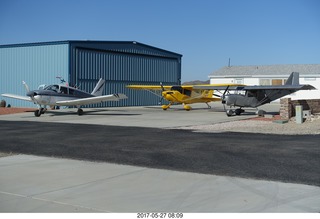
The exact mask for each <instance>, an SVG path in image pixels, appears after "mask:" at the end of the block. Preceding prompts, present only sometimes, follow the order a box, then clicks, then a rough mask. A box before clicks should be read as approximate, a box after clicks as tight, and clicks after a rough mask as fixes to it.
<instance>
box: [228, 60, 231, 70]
mask: <svg viewBox="0 0 320 219" xmlns="http://www.w3.org/2000/svg"><path fill="white" fill-rule="evenodd" d="M228 67H229V68H230V67H231V59H230V58H229V62H228Z"/></svg>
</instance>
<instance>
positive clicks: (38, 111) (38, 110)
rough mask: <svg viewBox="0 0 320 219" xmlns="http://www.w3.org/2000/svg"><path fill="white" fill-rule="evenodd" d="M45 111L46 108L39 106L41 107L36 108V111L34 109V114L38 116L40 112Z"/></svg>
mask: <svg viewBox="0 0 320 219" xmlns="http://www.w3.org/2000/svg"><path fill="white" fill-rule="evenodd" d="M46 111H47V109H46V108H43V107H41V108H39V109H37V110H36V111H34V116H35V117H40V116H41V114H44V113H45V112H46Z"/></svg>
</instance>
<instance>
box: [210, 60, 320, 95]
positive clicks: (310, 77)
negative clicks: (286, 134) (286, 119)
mask: <svg viewBox="0 0 320 219" xmlns="http://www.w3.org/2000/svg"><path fill="white" fill-rule="evenodd" d="M292 72H299V73H300V84H310V85H312V86H314V87H315V88H316V89H317V90H305V91H298V92H296V93H293V94H291V95H288V96H286V97H289V98H291V99H320V64H310V65H255V66H230V67H229V66H226V67H223V68H221V69H219V70H217V71H214V72H213V73H212V74H210V75H209V78H210V84H219V83H232V84H245V85H281V84H285V82H286V79H287V78H288V77H289V75H290V74H291V73H292Z"/></svg>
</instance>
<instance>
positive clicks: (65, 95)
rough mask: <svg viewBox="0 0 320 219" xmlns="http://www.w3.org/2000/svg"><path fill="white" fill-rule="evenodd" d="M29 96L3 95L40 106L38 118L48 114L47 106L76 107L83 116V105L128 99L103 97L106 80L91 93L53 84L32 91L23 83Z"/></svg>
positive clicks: (119, 96) (124, 96)
mask: <svg viewBox="0 0 320 219" xmlns="http://www.w3.org/2000/svg"><path fill="white" fill-rule="evenodd" d="M22 83H23V85H24V87H25V89H26V91H27V94H26V96H20V95H15V94H1V95H2V96H4V97H9V98H14V99H19V100H25V101H29V102H33V103H34V104H37V105H38V110H36V111H35V112H34V115H35V116H36V117H39V116H41V114H44V113H45V112H46V110H47V109H46V106H47V105H49V106H76V107H77V108H78V111H77V113H78V115H79V116H80V115H82V114H83V110H82V109H81V108H80V107H81V106H82V105H87V104H94V103H101V102H105V101H119V100H121V99H126V98H127V96H126V95H125V94H120V93H119V94H118V93H116V94H110V95H102V92H103V89H104V86H105V80H104V79H102V78H100V80H99V81H98V83H97V84H96V86H95V88H94V89H93V91H92V92H91V93H87V92H85V91H82V90H79V89H77V88H75V87H70V86H68V85H64V84H53V85H48V86H45V87H43V89H38V90H30V89H29V87H28V85H27V84H26V82H24V81H23V82H22Z"/></svg>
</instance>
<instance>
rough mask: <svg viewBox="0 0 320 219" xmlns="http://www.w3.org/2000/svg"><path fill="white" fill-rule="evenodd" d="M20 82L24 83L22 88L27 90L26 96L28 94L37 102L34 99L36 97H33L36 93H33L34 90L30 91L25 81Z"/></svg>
mask: <svg viewBox="0 0 320 219" xmlns="http://www.w3.org/2000/svg"><path fill="white" fill-rule="evenodd" d="M22 84H23V85H24V88H25V89H26V91H27V96H29V97H30V98H31V99H32V101H33V102H34V103H38V102H37V101H36V99H35V98H34V96H36V95H37V93H35V92H34V91H30V88H29V86H28V85H27V83H26V82H25V81H22Z"/></svg>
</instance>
